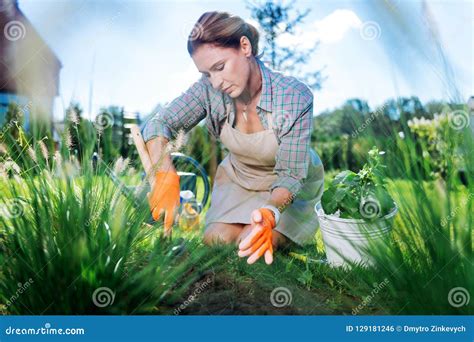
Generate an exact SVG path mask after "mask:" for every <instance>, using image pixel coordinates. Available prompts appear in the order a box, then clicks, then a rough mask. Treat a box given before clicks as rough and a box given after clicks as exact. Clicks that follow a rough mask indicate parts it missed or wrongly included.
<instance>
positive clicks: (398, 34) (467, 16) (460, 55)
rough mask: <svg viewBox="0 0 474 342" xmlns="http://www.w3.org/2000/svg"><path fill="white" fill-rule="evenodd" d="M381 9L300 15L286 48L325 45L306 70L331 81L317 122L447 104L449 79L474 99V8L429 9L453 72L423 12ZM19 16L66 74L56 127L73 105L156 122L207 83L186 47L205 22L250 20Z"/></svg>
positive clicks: (159, 4)
mask: <svg viewBox="0 0 474 342" xmlns="http://www.w3.org/2000/svg"><path fill="white" fill-rule="evenodd" d="M383 3H384V1H383V0H379V1H378V4H377V5H375V4H374V3H373V2H371V1H369V0H367V1H363V0H357V1H354V0H353V1H341V0H326V1H321V0H320V1H301V0H300V1H297V2H296V8H297V9H299V10H301V11H302V10H304V9H306V8H309V9H310V10H311V12H310V14H309V15H308V16H307V17H306V18H305V21H304V23H303V24H302V26H301V27H300V28H299V29H298V31H297V34H296V35H295V36H283V37H281V38H280V40H279V43H280V44H282V45H287V46H300V47H306V46H310V45H311V44H313V43H314V42H315V41H319V47H318V49H317V50H316V52H315V53H314V56H312V58H311V60H310V61H309V63H308V64H307V69H308V70H319V69H322V71H323V75H324V76H325V77H326V81H325V82H324V83H323V86H322V89H321V90H320V91H316V92H315V93H314V113H315V115H317V114H319V113H321V112H323V111H326V110H331V109H334V108H336V107H338V106H340V105H342V104H343V103H344V101H345V100H347V99H349V98H361V99H364V100H366V101H368V103H369V105H370V106H371V108H375V107H376V106H378V105H381V104H382V103H383V102H384V101H385V100H386V99H388V98H394V97H397V96H412V95H414V96H418V97H419V98H420V99H421V100H422V102H423V103H425V102H427V101H429V100H433V99H437V100H447V99H449V98H450V94H449V92H448V91H447V90H446V88H447V86H446V84H447V83H446V79H447V78H449V79H450V80H451V81H452V82H453V83H454V84H456V87H457V89H458V91H459V94H460V97H461V99H463V100H467V99H468V97H469V96H471V95H474V83H473V79H474V77H473V76H474V74H473V69H474V68H473V64H474V63H473V61H474V47H473V45H474V39H473V36H474V28H473V22H474V4H473V1H468V0H464V1H460V0H443V1H427V4H428V6H427V7H425V8H424V9H425V11H426V8H428V10H429V13H431V22H432V23H433V24H435V27H436V36H437V37H438V39H439V42H440V46H441V47H442V51H444V53H445V57H446V59H447V61H448V65H449V66H450V68H451V69H450V72H447V71H446V68H445V67H443V65H446V64H443V63H442V60H441V59H440V58H439V55H438V54H439V50H436V48H435V45H434V43H433V41H432V40H430V38H429V35H427V33H426V32H425V31H426V30H425V28H426V26H423V20H422V18H424V17H423V16H422V15H421V13H422V11H423V6H422V2H420V1H410V0H405V1H404V0H393V1H391V2H390V3H389V5H390V6H389V8H388V10H387V7H386V6H385V7H384V6H381V5H380V4H383ZM19 7H20V9H21V10H22V11H23V13H24V14H25V15H26V17H27V18H28V19H29V20H30V21H31V22H32V23H33V25H34V27H35V28H36V30H37V31H38V32H39V33H40V35H41V36H42V37H43V39H44V40H45V41H46V42H47V44H48V45H49V46H50V47H51V48H52V50H53V51H54V52H55V53H56V55H57V56H58V57H59V59H60V60H61V63H62V65H63V68H62V70H61V75H60V96H59V97H58V99H57V101H56V103H55V117H56V118H57V119H60V118H61V117H62V114H63V110H64V107H67V105H68V104H69V103H70V102H71V101H75V102H79V103H80V104H81V106H82V107H83V108H84V110H85V116H86V117H87V116H89V117H90V118H93V117H95V115H96V114H97V112H98V111H99V109H100V108H101V107H106V106H109V105H118V106H123V107H124V108H125V110H126V111H127V112H140V113H141V114H142V115H146V114H148V113H150V112H151V111H152V110H153V109H154V108H155V107H156V105H157V104H158V103H162V104H163V103H166V102H168V101H171V100H172V99H173V98H175V97H176V96H179V95H180V94H181V93H182V92H183V91H185V90H186V89H187V88H188V87H189V86H190V85H191V84H192V83H193V82H194V81H195V80H197V79H198V78H199V76H200V74H199V72H198V71H197V69H196V67H195V65H194V63H193V62H192V59H191V58H190V57H189V55H188V53H187V50H186V40H187V35H188V34H189V32H190V30H191V28H192V26H193V24H194V22H195V21H196V20H197V19H198V18H199V16H200V15H201V14H202V13H204V12H206V11H210V10H223V11H228V12H230V13H232V14H236V15H239V16H241V17H242V18H244V19H246V20H251V18H250V11H249V10H248V9H247V8H246V5H245V2H243V1H195V0H187V1H183V0H181V1H176V0H175V1H162V0H155V1H152V0H148V1H143V0H139V1H131V0H128V1H123V0H120V1H119V0H102V1H92V0H86V1H85V0H69V1H67V0H19ZM387 11H388V12H387ZM387 13H392V14H394V15H391V16H387ZM424 13H426V12H424ZM448 88H449V87H448Z"/></svg>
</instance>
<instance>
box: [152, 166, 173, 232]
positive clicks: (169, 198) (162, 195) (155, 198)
mask: <svg viewBox="0 0 474 342" xmlns="http://www.w3.org/2000/svg"><path fill="white" fill-rule="evenodd" d="M147 195H148V203H149V205H150V209H151V214H152V216H153V219H154V220H155V221H158V219H159V218H160V216H161V214H162V213H164V228H165V235H169V233H170V231H171V226H172V225H173V221H174V214H175V210H176V208H177V207H178V205H179V176H178V174H177V173H176V172H173V171H169V172H165V171H158V172H156V174H155V181H154V183H153V189H152V191H151V192H150V193H148V194H147Z"/></svg>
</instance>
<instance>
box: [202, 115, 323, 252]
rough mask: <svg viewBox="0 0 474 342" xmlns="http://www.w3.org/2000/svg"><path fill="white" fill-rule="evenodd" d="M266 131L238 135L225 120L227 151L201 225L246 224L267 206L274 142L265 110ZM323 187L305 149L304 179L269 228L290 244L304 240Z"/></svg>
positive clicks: (314, 223)
mask: <svg viewBox="0 0 474 342" xmlns="http://www.w3.org/2000/svg"><path fill="white" fill-rule="evenodd" d="M267 115H268V117H267V118H268V129H267V130H264V131H261V132H256V133H250V134H247V133H242V132H240V131H239V130H237V129H235V128H233V127H232V126H231V124H230V123H229V116H230V115H229V112H228V113H227V120H226V121H225V123H224V126H223V127H222V130H221V135H220V139H221V141H222V143H223V144H224V146H225V147H226V148H227V149H228V150H229V154H228V155H227V156H226V158H225V159H224V160H223V161H222V162H221V164H220V165H219V166H218V168H217V172H216V177H215V180H214V187H213V189H212V196H211V206H210V208H209V210H208V211H207V214H206V227H207V226H208V225H209V224H211V223H214V222H222V223H240V224H250V223H251V221H250V214H251V212H252V211H253V210H255V209H258V208H260V207H262V206H264V205H265V204H268V201H269V199H270V186H271V185H272V184H273V183H274V182H275V181H276V180H277V178H278V176H277V174H276V173H275V172H274V171H273V169H274V167H275V164H276V161H275V157H276V154H277V151H278V141H277V139H276V136H275V133H274V132H273V129H272V116H271V113H268V114H267ZM323 190H324V169H323V165H322V163H321V160H320V159H319V157H318V155H317V154H316V152H314V151H313V150H311V163H310V166H309V170H308V177H307V178H306V180H305V182H304V185H303V187H302V189H301V190H300V192H299V193H298V195H297V196H296V198H295V200H294V201H293V203H292V204H291V205H290V206H289V207H288V208H287V209H286V210H285V211H284V212H283V213H282V215H281V218H280V222H279V224H278V226H277V227H276V228H275V230H277V231H278V232H280V233H282V234H283V235H285V236H287V237H288V238H290V239H291V240H293V241H294V242H296V243H298V244H300V245H304V244H306V243H310V242H311V241H312V239H313V238H314V233H315V232H316V230H317V229H318V227H319V222H318V218H317V216H316V213H315V212H314V205H315V204H316V203H317V202H318V201H319V200H320V199H321V196H322V193H323Z"/></svg>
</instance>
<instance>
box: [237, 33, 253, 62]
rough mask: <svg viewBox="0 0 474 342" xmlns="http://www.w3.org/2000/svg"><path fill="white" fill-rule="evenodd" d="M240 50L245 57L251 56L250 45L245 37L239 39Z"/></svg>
mask: <svg viewBox="0 0 474 342" xmlns="http://www.w3.org/2000/svg"><path fill="white" fill-rule="evenodd" d="M240 49H241V51H242V52H243V53H244V55H245V57H250V56H252V43H251V42H250V40H249V39H248V38H247V37H246V36H242V37H240Z"/></svg>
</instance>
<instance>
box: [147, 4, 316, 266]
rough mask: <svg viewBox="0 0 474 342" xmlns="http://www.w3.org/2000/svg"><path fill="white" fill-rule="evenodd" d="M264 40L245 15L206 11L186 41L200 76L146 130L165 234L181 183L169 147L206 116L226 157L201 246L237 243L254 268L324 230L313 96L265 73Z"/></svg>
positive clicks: (155, 204) (156, 209)
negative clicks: (314, 147) (317, 205)
mask: <svg viewBox="0 0 474 342" xmlns="http://www.w3.org/2000/svg"><path fill="white" fill-rule="evenodd" d="M258 39H259V34H258V32H257V30H256V29H255V27H253V26H252V25H250V24H247V23H246V22H245V21H243V20H242V19H241V18H240V17H237V16H232V15H229V14H228V13H226V12H207V13H204V14H203V15H202V16H201V17H200V18H199V20H198V21H197V23H196V24H195V26H194V29H193V31H192V32H191V34H190V36H189V40H188V52H189V54H190V56H191V58H192V59H193V61H194V64H195V65H196V67H197V69H198V70H199V71H200V72H201V73H202V74H203V76H202V77H201V79H200V80H199V81H198V82H196V83H194V84H193V85H192V86H191V87H190V88H189V89H188V90H187V91H186V92H185V93H183V94H182V95H181V96H179V97H178V98H176V99H175V100H173V101H172V102H171V104H170V105H169V106H167V107H166V108H165V109H164V110H163V111H162V112H161V113H158V114H157V115H156V116H155V117H154V118H152V119H151V120H150V121H149V122H148V123H147V125H146V127H145V129H144V132H143V135H144V139H145V141H146V145H147V148H148V151H149V153H150V156H151V159H152V162H153V163H158V162H160V165H159V166H158V172H156V176H155V185H154V187H153V191H152V193H151V196H150V197H149V202H150V206H151V209H152V212H153V217H154V218H155V219H158V218H159V216H160V215H161V213H162V212H164V215H165V229H169V227H171V224H172V222H173V215H172V214H173V210H174V208H175V207H176V206H177V204H178V203H179V177H178V175H177V174H176V171H175V169H174V167H173V165H172V163H171V160H170V158H169V156H164V157H163V156H162V154H163V153H165V152H164V147H165V145H166V143H167V142H168V141H169V140H170V139H172V138H173V137H174V136H175V135H176V134H177V132H178V131H180V130H184V131H189V130H190V129H191V128H192V127H194V126H195V125H196V124H198V123H199V122H200V121H201V120H202V119H204V118H206V123H207V128H208V130H209V131H210V132H211V134H213V135H214V136H215V137H216V138H218V139H220V140H221V142H222V144H223V145H224V146H225V147H226V148H227V149H228V150H229V154H228V155H227V157H226V158H225V159H224V160H223V161H222V163H221V164H220V165H219V167H218V168H217V172H216V177H215V181H214V187H213V191H212V197H211V206H210V208H209V210H208V212H207V215H206V228H205V232H204V241H205V243H207V244H211V243H214V242H223V243H239V248H240V251H239V255H240V256H241V257H243V256H250V257H249V258H248V262H249V263H253V262H255V261H256V260H257V259H258V258H259V257H261V256H262V255H264V258H265V261H266V262H267V263H268V264H269V263H271V262H272V260H273V257H272V252H273V249H274V248H276V247H278V246H282V245H284V244H288V243H289V242H290V241H293V242H296V243H297V244H300V245H302V244H305V243H307V242H310V241H311V240H312V239H313V237H314V233H315V231H316V229H317V228H318V226H319V224H318V220H317V216H316V215H315V213H314V209H313V208H314V205H315V203H316V202H317V201H318V200H319V199H320V198H321V195H322V192H323V178H324V171H323V166H322V164H321V161H320V159H319V157H318V156H317V154H316V153H315V152H314V151H313V150H312V149H311V148H310V138H311V131H312V123H313V95H312V93H311V91H310V90H309V88H308V87H307V86H306V85H305V84H304V83H302V82H300V81H298V80H297V79H295V78H294V77H288V76H284V75H282V74H280V73H277V72H274V71H272V70H270V69H268V68H267V67H266V66H265V65H264V64H263V63H262V62H261V61H260V59H259V56H258Z"/></svg>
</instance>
